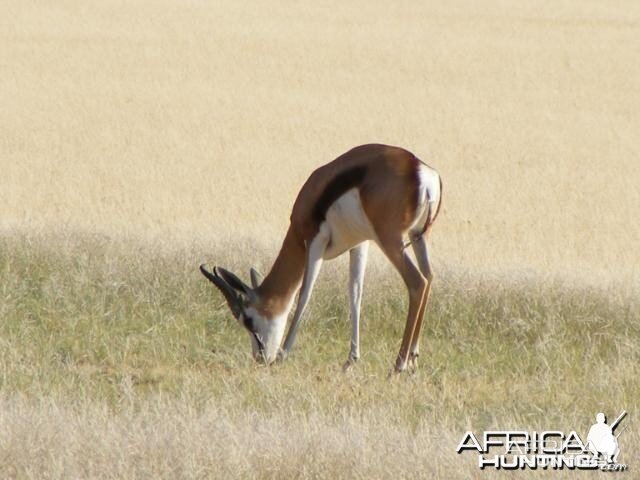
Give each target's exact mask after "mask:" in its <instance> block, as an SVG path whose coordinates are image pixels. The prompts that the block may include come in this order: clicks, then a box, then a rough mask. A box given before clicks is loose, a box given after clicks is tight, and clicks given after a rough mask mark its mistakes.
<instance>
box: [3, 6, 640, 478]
mask: <svg viewBox="0 0 640 480" xmlns="http://www.w3.org/2000/svg"><path fill="white" fill-rule="evenodd" d="M0 13H2V14H1V15H0V32H2V33H1V34H0V68H1V71H2V75H0V476H2V477H16V478H42V477H49V478H78V477H86V478H140V477H164V478H203V477H216V478H221V477H228V476H241V477H246V478H249V477H265V478H275V477H284V478H286V477H302V478H315V477H327V476H339V477H350V478H353V477H355V478H386V477H390V476H398V477H410V478H415V477H417V476H426V472H433V474H434V477H435V478H439V477H446V478H475V477H476V476H477V475H478V474H479V473H480V471H479V470H478V469H477V467H476V464H475V457H471V456H465V455H463V456H458V455H456V454H455V453H454V450H455V447H456V445H457V443H458V442H459V440H460V438H461V436H462V434H463V433H464V431H465V430H467V429H473V430H475V431H481V430H482V429H485V428H516V427H517V428H523V429H524V428H526V429H546V428H560V429H566V430H568V429H572V428H577V429H579V433H581V434H586V431H587V430H588V427H589V426H590V425H591V423H592V422H593V417H594V415H595V413H596V412H598V411H604V412H606V413H607V414H608V415H610V416H611V415H616V414H617V413H618V412H619V410H621V409H626V410H628V411H629V412H630V415H629V417H628V418H627V419H626V420H625V422H628V425H627V429H626V430H625V433H624V434H623V436H622V437H621V445H623V449H622V452H623V453H622V459H623V460H624V461H625V462H626V463H628V464H630V465H631V468H632V469H634V470H635V469H636V468H638V467H637V465H638V460H639V459H640V458H639V456H638V454H637V452H635V451H634V450H633V445H634V444H636V443H638V441H640V435H639V433H638V431H639V429H638V427H637V425H638V424H637V419H636V416H637V412H638V398H640V396H639V394H640V382H639V381H638V375H639V373H640V372H638V366H637V365H638V360H639V359H640V358H639V357H640V346H639V345H640V308H639V305H638V300H637V298H638V293H639V291H640V270H639V269H640V254H639V253H638V248H637V247H638V239H639V238H640V226H639V225H640V224H639V223H638V221H637V216H638V215H637V206H638V205H640V188H638V184H639V182H640V158H639V155H640V135H638V132H639V131H640V90H639V89H638V85H639V84H640V63H639V62H638V61H637V60H638V56H639V54H640V46H639V43H638V38H640V6H639V4H638V3H637V2H630V1H619V2H607V3H600V2H577V1H575V0H568V1H563V2H548V1H541V2H526V3H523V2H521V3H518V4H512V3H508V2H501V1H498V0H490V1H487V2H481V3H479V4H478V3H476V2H462V1H460V2H446V3H445V2H422V3H420V4H416V3H415V2H396V3H393V4H388V5H382V4H380V5H377V4H376V5H374V4H371V3H370V2H360V1H356V2H349V3H348V4H344V3H339V2H321V3H317V2H316V3H313V4H306V5H305V4H300V3H296V2H279V3H278V4H273V3H267V2H254V3H244V2H225V3H216V2H197V1H191V2H183V3H178V2H162V1H139V2H116V1H106V2H75V1H65V2H15V1H10V2H3V3H2V4H1V6H0ZM368 142H381V143H389V144H394V145H400V146H403V147H405V148H408V149H409V150H411V151H413V152H414V153H415V154H416V155H417V156H419V157H420V158H422V159H423V160H424V161H425V162H426V163H428V164H430V165H431V166H433V167H434V168H436V169H437V170H438V171H439V172H440V173H441V175H442V177H443V181H444V207H443V211H442V214H441V215H440V216H439V218H438V222H437V224H436V227H434V230H433V233H432V238H431V240H430V244H431V245H432V248H433V258H434V263H435V270H436V275H437V277H436V283H435V285H434V291H433V295H432V305H431V307H430V309H429V313H428V320H427V323H426V326H425V329H426V332H425V334H424V336H423V348H422V356H421V369H420V370H419V372H418V373H416V374H414V375H402V376H399V377H396V378H393V379H392V380H388V379H387V373H388V371H389V369H390V368H391V365H392V363H393V360H394V358H395V354H396V353H397V348H398V345H399V342H400V336H401V332H402V328H403V323H404V316H405V311H406V298H405V293H404V291H403V288H402V285H401V282H400V279H399V278H398V276H397V275H396V274H395V272H393V271H392V270H391V268H390V267H389V266H388V265H387V264H386V263H385V261H384V259H382V258H381V256H380V255H379V254H377V253H374V255H373V257H374V258H373V259H372V260H373V261H372V265H371V266H370V268H369V270H368V272H367V279H366V282H367V283H366V284H365V299H364V307H363V308H364V312H363V315H364V326H363V334H362V337H363V338H362V342H363V346H362V353H363V358H362V362H361V363H360V364H359V365H358V366H357V368H356V369H355V370H353V371H352V372H349V373H348V374H343V373H342V372H341V370H340V365H341V364H342V362H343V361H344V360H345V359H346V355H347V353H348V341H349V339H348V331H349V325H348V321H347V312H348V310H347V306H346V292H345V291H344V290H345V289H344V288H342V287H341V286H342V285H345V283H346V276H347V272H346V262H345V261H344V259H341V260H337V261H335V262H332V263H329V264H327V265H326V267H325V269H324V271H323V273H322V275H321V278H320V284H319V286H318V289H317V292H316V294H315V295H314V297H313V298H312V304H311V306H310V311H309V313H308V316H307V319H306V321H305V324H304V326H303V328H302V331H301V334H300V336H299V339H298V342H297V344H296V350H295V353H294V355H293V357H292V358H291V361H289V362H287V363H285V364H283V365H279V366H277V367H275V368H263V367H259V366H256V365H254V364H253V363H252V361H251V359H250V356H249V340H248V338H247V335H246V334H244V333H243V332H242V331H240V329H239V327H238V326H237V325H236V324H235V323H234V322H233V321H232V320H231V319H230V318H229V314H228V312H227V310H226V307H225V306H224V305H222V303H221V302H222V300H221V298H220V296H219V295H217V294H216V293H215V292H214V291H213V289H212V287H211V286H210V285H208V284H207V283H206V282H205V280H204V279H202V278H201V277H200V276H199V274H198V273H197V270H196V268H197V265H198V264H199V263H201V262H202V261H208V262H211V263H214V264H215V263H217V264H222V265H225V266H228V267H230V268H231V269H234V270H237V271H238V272H240V273H241V274H244V275H243V276H245V277H246V273H247V272H248V268H249V267H250V266H251V265H256V266H257V267H258V268H259V269H260V270H261V271H263V272H265V271H266V270H267V269H268V267H269V266H270V262H271V261H272V260H273V258H274V256H275V254H276V252H277V249H278V247H279V244H280V241H281V238H282V236H283V234H284V231H285V229H286V226H287V223H288V214H289V209H290V207H291V204H292V202H293V200H294V198H295V195H296V193H297V191H298V189H299V187H300V185H301V184H302V183H303V182H304V180H305V179H306V178H307V176H308V175H309V173H310V172H311V171H312V170H313V169H314V168H315V167H317V166H319V165H321V164H324V163H326V162H328V161H330V160H332V159H333V158H335V157H336V156H337V155H339V154H341V153H342V152H344V151H345V150H347V149H349V148H351V147H353V146H355V145H358V144H361V143H368ZM373 250H374V251H375V249H373ZM634 470H632V472H633V471H634ZM632 472H630V475H631V476H633V475H634V474H633V473H632ZM502 473H503V474H504V472H502ZM482 475H483V476H485V474H484V473H483V474H482ZM514 475H517V474H514ZM589 475H592V476H596V477H597V476H598V475H597V474H596V473H593V474H591V473H590V474H589ZM502 476H506V475H502ZM542 476H545V475H544V473H542ZM547 476H548V477H549V478H563V477H566V478H575V477H578V476H580V474H579V473H575V472H565V473H564V475H563V474H560V473H558V472H548V474H547Z"/></svg>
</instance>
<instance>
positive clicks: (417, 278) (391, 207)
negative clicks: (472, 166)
mask: <svg viewBox="0 0 640 480" xmlns="http://www.w3.org/2000/svg"><path fill="white" fill-rule="evenodd" d="M441 192H442V180H441V179H440V176H439V175H438V173H437V172H436V171H435V170H433V169H432V168H430V167H429V166H427V165H426V164H424V163H422V162H421V161H420V160H419V159H418V158H417V157H416V156H415V155H413V154H412V153H410V152H408V151H407V150H404V149H402V148H398V147H391V146H387V145H377V144H371V145H362V146H359V147H356V148H354V149H352V150H350V151H348V152H346V153H344V154H343V155H341V156H339V157H338V158H336V159H335V160H333V161H332V162H330V163H328V164H326V165H324V166H322V167H320V168H318V169H317V170H315V171H314V172H313V173H312V174H311V176H310V177H309V179H308V180H307V181H306V182H305V184H304V185H303V186H302V189H301V190H300V193H298V197H297V198H296V201H295V203H294V205H293V210H292V212H291V218H290V220H291V223H290V225H289V229H288V231H287V234H286V236H285V238H284V241H283V243H282V247H281V248H280V253H279V254H278V257H277V258H276V260H275V262H274V264H273V266H272V267H271V271H270V272H269V274H268V275H267V276H266V277H265V278H264V280H262V279H261V277H260V275H259V274H258V272H256V270H255V269H253V268H252V269H251V271H250V276H251V285H252V286H251V287H250V286H249V285H247V284H245V283H244V282H243V281H242V280H240V279H239V278H238V277H237V276H236V275H234V274H233V273H231V272H229V271H227V270H225V269H223V268H220V267H214V268H213V271H212V272H211V271H208V270H207V269H206V268H205V266H204V265H201V266H200V271H201V272H202V274H203V275H204V276H205V277H207V279H209V280H210V281H211V282H213V283H214V285H215V286H216V287H217V288H218V289H219V290H220V291H221V292H222V294H223V295H224V297H225V299H226V301H227V303H228V304H229V308H230V309H231V312H232V314H233V316H234V317H235V318H236V319H237V320H238V321H239V322H240V323H241V324H242V325H243V326H244V327H245V328H246V329H247V331H248V332H249V333H250V335H251V346H252V350H253V356H254V358H255V359H256V360H258V361H263V362H265V363H267V364H268V363H271V362H273V361H274V360H275V359H276V358H286V356H287V354H288V352H289V351H290V350H291V347H292V346H293V343H294V340H295V338H296V332H297V331H298V327H299V326H300V320H301V319H302V315H303V313H304V311H305V308H306V306H307V303H308V302H309V297H310V296H311V291H312V289H313V285H314V283H315V281H316V278H317V277H318V273H319V272H320V267H321V265H322V262H323V260H328V259H332V258H335V257H337V256H338V255H341V254H342V253H344V252H346V251H347V250H349V257H350V263H349V265H350V267H349V300H350V316H351V349H350V352H349V357H348V360H347V363H346V364H345V368H348V367H349V366H351V365H352V364H353V363H355V362H356V361H357V360H358V358H359V357H360V302H361V299H362V287H363V279H364V272H365V266H366V261H367V253H368V248H369V247H368V245H369V242H368V241H369V240H373V241H375V242H376V243H377V244H378V245H379V247H380V248H381V249H382V251H383V252H384V253H385V255H386V256H387V257H388V259H389V261H390V262H391V263H392V264H393V266H394V267H395V268H396V269H397V270H398V272H399V273H400V275H401V276H402V279H403V280H404V283H405V284H406V287H407V290H408V291H409V312H408V315H407V323H406V326H405V329H404V335H403V337H402V344H401V346H400V352H399V354H398V358H397V360H396V363H395V370H396V371H397V372H401V371H404V370H406V369H407V367H408V366H409V367H411V368H416V367H417V357H418V351H419V338H420V329H421V327H422V320H423V317H424V312H425V309H426V306H427V300H428V298H429V292H430V289H431V282H432V280H433V273H432V271H431V266H430V263H429V255H428V253H427V252H428V251H427V244H426V241H425V237H426V236H427V234H428V233H429V231H430V229H431V227H432V225H433V222H434V221H435V219H436V217H437V215H438V212H439V211H440V207H441V203H442V202H441V198H442V195H441ZM407 236H408V238H409V242H408V243H406V244H405V238H406V237H407ZM409 244H410V245H411V246H412V247H413V251H414V254H415V256H416V259H417V262H418V267H416V265H415V263H414V261H413V260H412V259H411V257H410V256H409V255H408V253H407V252H406V247H407V246H409ZM300 284H302V288H301V289H300V295H299V297H298V303H297V306H296V310H295V313H294V315H293V320H292V322H291V326H290V327H289V331H288V333H287V337H286V339H285V342H284V346H283V348H282V349H280V342H281V340H282V337H283V335H284V330H285V326H286V323H287V317H288V315H289V312H290V310H291V308H292V305H293V300H294V297H295V294H296V292H297V291H298V289H299V288H300Z"/></svg>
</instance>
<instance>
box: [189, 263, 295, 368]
mask: <svg viewBox="0 0 640 480" xmlns="http://www.w3.org/2000/svg"><path fill="white" fill-rule="evenodd" d="M200 272H201V273H202V274H203V275H204V276H205V277H206V278H207V279H208V280H209V281H210V282H212V283H213V284H214V285H215V286H216V287H217V288H218V290H220V292H221V293H222V295H223V296H224V298H225V299H226V301H227V304H228V305H229V309H230V310H231V313H232V314H233V316H234V317H235V318H236V320H238V322H239V323H240V325H241V326H242V327H244V329H245V330H246V331H247V332H248V333H249V335H250V338H251V350H252V352H253V358H254V359H255V360H256V361H259V362H264V363H267V364H269V363H271V362H273V361H274V360H275V359H276V357H277V355H278V350H279V348H280V341H281V340H282V336H283V335H284V328H285V325H286V315H285V316H283V317H282V316H280V317H275V318H268V317H267V316H266V315H265V314H263V313H261V309H260V305H261V301H260V296H259V295H258V293H257V292H256V287H258V285H259V284H260V275H259V274H258V272H257V271H256V270H254V269H253V268H252V269H251V284H252V286H251V287H250V286H249V285H247V284H246V283H244V282H243V281H242V280H240V279H239V278H238V277H237V276H236V275H234V274H233V273H231V272H229V271H228V270H225V269H224V268H221V267H214V268H213V271H212V272H210V271H208V270H207V269H206V268H205V266H204V265H200Z"/></svg>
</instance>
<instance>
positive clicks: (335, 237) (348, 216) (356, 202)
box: [323, 188, 376, 259]
mask: <svg viewBox="0 0 640 480" xmlns="http://www.w3.org/2000/svg"><path fill="white" fill-rule="evenodd" d="M325 222H326V225H327V226H328V227H329V230H330V232H331V240H330V241H329V245H328V246H327V249H326V250H325V252H324V255H323V256H324V258H325V259H330V258H335V257H337V256H338V255H340V254H342V253H344V252H346V251H347V250H350V249H351V248H353V247H355V246H356V245H358V244H359V243H362V242H364V241H366V240H374V239H375V238H376V233H375V230H374V229H373V226H372V225H371V222H370V221H369V218H368V217H367V214H366V213H365V211H364V209H363V208H362V202H361V201H360V193H359V192H358V189H357V188H352V189H351V190H348V191H347V192H346V193H345V194H344V195H342V196H341V197H340V198H338V200H336V201H335V202H334V203H333V204H332V205H331V207H329V209H328V210H327V213H326V220H325Z"/></svg>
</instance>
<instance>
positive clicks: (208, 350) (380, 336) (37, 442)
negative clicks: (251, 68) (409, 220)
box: [0, 236, 640, 478]
mask: <svg viewBox="0 0 640 480" xmlns="http://www.w3.org/2000/svg"><path fill="white" fill-rule="evenodd" d="M45 241H46V243H44V242H45ZM132 249H133V247H132V246H126V245H121V244H116V243H114V242H110V241H104V240H96V239H84V240H81V239H79V238H78V237H74V238H73V239H56V238H53V237H51V236H47V237H45V238H44V239H43V238H38V237H33V236H29V237H20V236H18V237H11V238H5V239H4V240H3V241H2V243H1V244H0V253H1V254H0V280H1V281H0V292H2V296H1V297H0V299H1V303H0V305H1V307H2V310H1V312H0V314H1V315H2V318H3V321H2V322H1V323H0V341H1V342H2V344H1V345H0V347H1V348H0V392H1V395H0V412H1V413H0V431H1V432H2V434H1V435H0V476H2V477H6V476H9V477H16V478H42V477H49V478H80V477H83V478H150V477H164V478H203V477H209V478H222V477H227V476H229V475H230V474H233V475H232V476H240V477H244V478H254V477H261V478H276V477H278V478H282V477H286V478H289V477H300V478H318V477H322V478H324V477H331V478H334V477H338V478H352V477H354V476H355V477H357V478H388V477H390V476H392V477H399V478H412V477H415V476H417V475H421V474H422V472H433V473H434V478H473V477H474V476H475V475H476V474H477V473H478V470H477V467H476V461H475V457H474V456H473V455H471V454H469V455H464V456H461V457H460V456H457V455H456V454H455V453H454V452H455V448H456V445H457V443H458V442H459V441H460V439H461V438H462V434H463V433H464V432H465V431H466V430H467V429H473V430H475V431H478V432H480V431H482V430H483V429H502V428H528V429H549V428H560V429H563V430H565V431H569V430H570V429H574V428H575V429H577V430H578V432H579V433H581V434H582V435H584V434H585V432H586V431H587V429H588V427H589V426H590V425H591V422H592V418H593V415H594V413H595V412H597V411H601V410H602V411H605V412H607V413H608V414H609V415H614V414H617V412H618V411H619V410H621V409H627V410H628V411H629V412H630V416H629V418H628V419H627V420H625V422H628V424H627V428H626V430H625V433H624V434H623V436H622V437H621V445H622V446H623V448H622V451H623V454H622V455H623V456H622V460H623V461H625V462H627V463H628V464H630V465H632V466H635V465H637V464H638V460H640V457H638V453H637V452H636V451H635V450H634V449H633V445H634V443H635V442H637V441H638V440H640V438H639V437H638V431H639V430H638V428H637V419H636V415H637V412H638V408H639V407H640V406H639V405H638V399H639V398H640V382H639V378H640V377H639V376H638V368H637V365H638V363H639V361H640V349H639V348H638V345H639V344H640V323H639V319H640V315H639V312H640V307H639V305H638V301H637V298H627V297H623V296H619V295H618V293H617V292H615V291H602V290H596V289H584V288H573V287H571V285H566V284H558V283H556V284H553V285H549V284H540V283H535V282H531V281H523V282H513V281H510V282H500V281H496V280H492V281H487V280H486V279H484V280H482V281H480V280H472V279H469V278H467V277H463V278H461V277H456V275H455V274H454V273H448V274H443V275H441V276H440V277H439V281H438V283H437V284H436V285H435V287H434V295H433V302H432V304H431V308H430V311H429V316H428V319H429V320H428V323H427V325H426V326H425V332H424V338H423V352H422V353H423V355H422V357H421V361H422V368H421V369H420V371H418V372H417V373H416V374H413V375H402V376H399V377H396V378H394V379H392V380H389V379H388V378H387V373H388V372H389V370H390V369H391V366H392V364H393V359H394V358H395V354H396V353H397V348H398V344H399V341H400V336H401V332H402V327H403V322H404V315H405V312H406V308H407V304H406V298H405V295H404V292H403V291H402V287H401V285H400V284H399V282H398V281H397V279H396V278H395V277H390V278H389V277H386V276H385V275H383V272H379V271H378V272H376V271H375V270H374V271H372V272H370V274H369V275H368V283H367V287H366V289H365V305H364V311H363V339H362V343H363V344H362V354H363V357H362V362H361V363H360V364H359V365H358V366H357V367H356V368H355V369H354V370H352V371H351V372H349V373H348V374H344V373H342V372H341V364H342V362H343V361H344V360H345V359H346V356H347V353H348V339H349V325H348V321H347V316H348V309H347V305H346V303H347V302H346V299H345V293H344V292H343V291H342V290H343V289H342V288H340V287H339V286H338V285H336V282H335V279H336V278H337V279H339V280H340V282H339V283H340V284H342V283H343V282H344V281H346V278H345V277H346V272H345V269H344V268H329V271H327V272H326V275H324V277H323V278H321V282H320V285H319V287H318V289H317V291H316V295H315V296H314V298H313V301H312V304H311V308H310V312H309V316H308V319H307V321H306V322H305V325H304V328H302V330H301V333H300V337H299V339H298V343H297V345H296V349H295V351H294V352H293V356H292V358H291V359H290V360H289V361H288V362H287V363H285V364H283V365H277V366H274V367H271V368H265V367H261V366H258V365H256V364H255V363H254V362H253V361H252V360H251V359H250V355H249V350H250V349H249V339H248V336H247V335H246V334H245V333H243V332H242V331H241V328H240V327H239V326H238V325H237V324H236V322H235V321H234V320H232V319H231V318H229V314H228V311H227V308H226V306H225V305H224V304H223V302H222V303H221V299H220V298H219V296H217V295H215V294H214V291H213V288H212V287H211V286H210V285H209V284H208V283H207V282H205V281H203V280H202V279H201V278H200V275H199V274H198V272H197V270H196V268H195V266H196V265H197V258H199V257H200V256H201V255H203V252H201V251H197V250H193V249H190V250H188V251H184V252H181V253H177V254H176V253H174V254H171V255H164V254H162V253H157V252H153V251H151V252H150V251H149V250H148V249H147V250H146V251H145V252H146V254H147V256H145V255H142V254H141V253H139V252H135V251H134V252H133V253H132V251H131V250H132ZM151 253H153V254H151ZM229 260H230V261H231V260H232V259H229ZM235 266H238V267H243V266H245V264H243V263H242V262H239V263H236V264H235ZM25 452H26V453H25ZM632 468H633V467H632ZM574 474H575V472H574ZM549 477H550V478H563V477H562V476H561V475H557V474H555V473H550V474H549ZM566 478H573V477H571V474H570V473H569V474H567V476H566Z"/></svg>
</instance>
